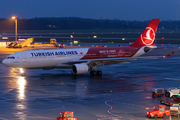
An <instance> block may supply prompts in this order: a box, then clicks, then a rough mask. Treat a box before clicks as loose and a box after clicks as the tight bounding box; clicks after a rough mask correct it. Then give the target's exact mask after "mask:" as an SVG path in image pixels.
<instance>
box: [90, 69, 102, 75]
mask: <svg viewBox="0 0 180 120" xmlns="http://www.w3.org/2000/svg"><path fill="white" fill-rule="evenodd" d="M90 74H91V75H102V71H100V70H96V71H94V70H92V71H90Z"/></svg>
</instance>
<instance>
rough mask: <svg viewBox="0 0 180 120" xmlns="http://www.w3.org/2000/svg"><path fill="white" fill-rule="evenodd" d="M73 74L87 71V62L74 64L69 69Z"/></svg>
mask: <svg viewBox="0 0 180 120" xmlns="http://www.w3.org/2000/svg"><path fill="white" fill-rule="evenodd" d="M71 71H72V73H73V74H86V73H87V72H88V71H89V66H88V65H87V64H83V63H82V64H74V65H73V66H72V69H71Z"/></svg>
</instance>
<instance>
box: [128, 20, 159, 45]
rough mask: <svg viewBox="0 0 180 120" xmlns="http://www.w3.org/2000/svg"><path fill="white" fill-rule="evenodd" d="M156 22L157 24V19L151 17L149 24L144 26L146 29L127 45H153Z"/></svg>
mask: <svg viewBox="0 0 180 120" xmlns="http://www.w3.org/2000/svg"><path fill="white" fill-rule="evenodd" d="M158 24H159V19H152V20H151V22H150V23H149V25H148V26H147V27H146V29H145V30H144V31H143V32H142V34H141V35H140V36H139V38H138V39H137V40H136V41H135V42H134V43H133V44H131V45H129V46H146V45H153V42H154V39H155V36H156V31H157V27H158Z"/></svg>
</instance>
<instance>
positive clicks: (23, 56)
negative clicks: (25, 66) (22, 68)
mask: <svg viewBox="0 0 180 120" xmlns="http://www.w3.org/2000/svg"><path fill="white" fill-rule="evenodd" d="M21 58H22V62H27V58H26V54H21Z"/></svg>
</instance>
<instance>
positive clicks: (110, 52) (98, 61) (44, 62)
mask: <svg viewBox="0 0 180 120" xmlns="http://www.w3.org/2000/svg"><path fill="white" fill-rule="evenodd" d="M158 24H159V19H152V20H151V22H150V23H149V24H148V26H147V27H146V28H145V30H144V31H143V32H142V33H141V35H140V36H139V37H138V39H137V40H136V41H135V42H134V43H132V44H131V45H129V46H117V47H91V48H71V49H64V48H61V49H46V50H29V51H22V52H17V53H14V54H11V55H9V56H8V57H7V58H6V59H4V60H3V61H2V63H3V64H4V65H6V66H8V67H12V68H23V69H43V70H50V69H54V68H71V73H72V74H74V75H77V74H86V73H87V72H88V71H90V74H91V75H101V74H102V71H100V70H97V67H98V66H101V65H107V64H115V63H121V62H125V61H129V60H136V59H137V58H139V56H141V55H143V54H145V53H147V52H149V51H150V50H152V49H154V48H156V46H153V42H154V39H155V35H156V31H157V27H158ZM22 75H25V73H22Z"/></svg>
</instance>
